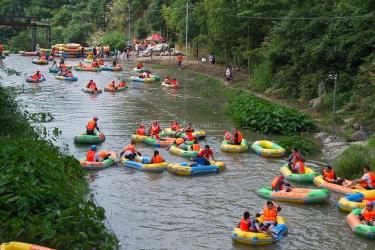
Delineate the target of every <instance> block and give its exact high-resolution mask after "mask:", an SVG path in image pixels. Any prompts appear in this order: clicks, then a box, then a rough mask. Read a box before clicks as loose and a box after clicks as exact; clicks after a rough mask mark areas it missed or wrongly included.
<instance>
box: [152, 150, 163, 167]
mask: <svg viewBox="0 0 375 250" xmlns="http://www.w3.org/2000/svg"><path fill="white" fill-rule="evenodd" d="M162 162H165V160H164V158H163V157H162V156H161V155H160V154H159V151H158V150H155V151H154V157H152V158H151V161H150V163H151V164H157V163H162Z"/></svg>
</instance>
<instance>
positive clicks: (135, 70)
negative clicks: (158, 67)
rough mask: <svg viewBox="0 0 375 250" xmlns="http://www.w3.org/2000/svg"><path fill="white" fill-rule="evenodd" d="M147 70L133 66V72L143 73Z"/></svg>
mask: <svg viewBox="0 0 375 250" xmlns="http://www.w3.org/2000/svg"><path fill="white" fill-rule="evenodd" d="M147 71H148V69H147V68H141V69H137V68H133V72H138V73H143V72H147Z"/></svg>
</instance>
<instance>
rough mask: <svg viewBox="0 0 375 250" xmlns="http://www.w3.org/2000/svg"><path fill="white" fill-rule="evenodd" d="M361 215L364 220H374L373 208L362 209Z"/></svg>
mask: <svg viewBox="0 0 375 250" xmlns="http://www.w3.org/2000/svg"><path fill="white" fill-rule="evenodd" d="M362 216H363V218H365V220H366V221H375V210H372V211H368V210H367V209H364V211H362Z"/></svg>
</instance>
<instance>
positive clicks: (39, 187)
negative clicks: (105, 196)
mask: <svg viewBox="0 0 375 250" xmlns="http://www.w3.org/2000/svg"><path fill="white" fill-rule="evenodd" d="M0 172H1V175H0V183H1V185H0V215H1V216H0V224H1V227H0V242H7V241H12V240H15V241H23V242H33V243H38V244H41V245H46V246H50V247H53V248H57V249H93V248H96V249H113V248H114V246H115V245H116V243H117V240H116V238H115V236H114V235H112V234H111V233H109V232H108V231H107V229H106V227H105V225H104V223H103V222H102V221H103V220H104V218H105V216H104V209H103V208H100V207H97V206H96V205H95V203H94V202H93V200H92V198H91V197H89V196H88V191H89V189H88V186H87V182H86V181H85V179H84V176H85V173H84V170H83V169H82V167H81V166H80V164H79V162H78V161H77V160H76V159H74V158H73V157H72V156H65V155H62V154H61V153H60V152H59V151H58V149H57V148H55V147H54V146H52V145H51V144H49V143H47V142H45V141H41V140H30V139H0Z"/></svg>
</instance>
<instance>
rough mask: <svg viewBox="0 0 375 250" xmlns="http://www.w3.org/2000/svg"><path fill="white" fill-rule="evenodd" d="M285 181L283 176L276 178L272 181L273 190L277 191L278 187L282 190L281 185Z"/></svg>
mask: <svg viewBox="0 0 375 250" xmlns="http://www.w3.org/2000/svg"><path fill="white" fill-rule="evenodd" d="M282 181H283V176H281V175H280V176H277V177H275V178H274V179H273V180H272V183H271V187H272V190H275V189H277V188H278V187H279V188H280V190H282V186H280V183H281V182H282Z"/></svg>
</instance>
